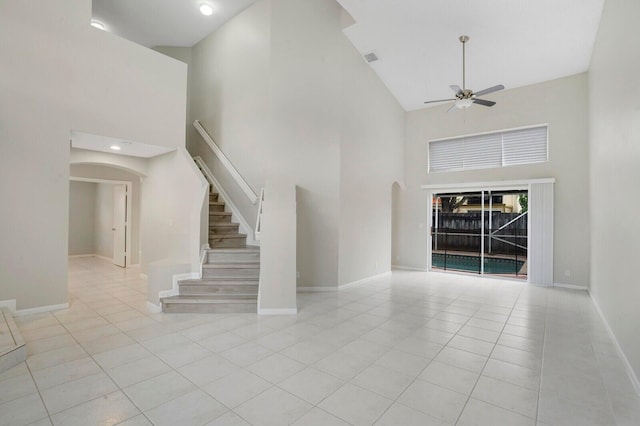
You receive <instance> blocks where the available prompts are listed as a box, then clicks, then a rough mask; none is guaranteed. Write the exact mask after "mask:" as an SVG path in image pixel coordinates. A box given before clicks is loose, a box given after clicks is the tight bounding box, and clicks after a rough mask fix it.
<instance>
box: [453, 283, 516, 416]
mask: <svg viewBox="0 0 640 426" xmlns="http://www.w3.org/2000/svg"><path fill="white" fill-rule="evenodd" d="M521 296H522V290H520V292H519V294H518V297H517V298H516V300H515V301H514V304H513V306H512V307H511V312H509V315H508V317H507V320H506V321H505V323H504V324H503V326H502V329H501V330H500V336H502V331H503V330H504V328H505V327H506V325H507V324H508V322H509V319H510V318H511V314H512V313H513V310H514V309H515V307H516V306H517V304H518V300H520V297H521ZM498 340H499V338H498ZM497 345H498V344H497V343H496V344H494V345H493V348H492V349H491V353H490V354H489V355H488V356H487V360H486V361H485V362H484V365H483V366H482V369H481V370H480V372H479V374H478V378H477V379H476V382H475V383H474V385H473V387H472V388H471V392H469V396H468V397H467V400H466V401H465V403H464V406H463V407H462V410H460V413H459V414H458V417H457V418H456V421H455V422H454V424H457V423H458V422H459V421H460V418H461V417H462V413H464V410H465V408H467V404H469V400H470V399H471V396H472V395H473V392H474V391H475V389H476V387H477V386H478V382H479V381H480V379H481V378H482V373H483V371H484V370H485V368H486V367H487V364H488V363H489V360H490V359H491V355H493V352H494V351H495V348H496V346H497ZM492 405H493V404H492ZM500 408H502V409H505V408H504V407H500ZM508 411H512V410H508ZM518 414H519V413H518Z"/></svg>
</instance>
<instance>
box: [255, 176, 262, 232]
mask: <svg viewBox="0 0 640 426" xmlns="http://www.w3.org/2000/svg"><path fill="white" fill-rule="evenodd" d="M263 201H264V188H262V189H261V190H260V203H259V204H258V216H257V217H256V230H255V232H254V233H255V236H256V240H259V239H260V231H261V227H262V202H263Z"/></svg>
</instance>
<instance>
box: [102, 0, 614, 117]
mask: <svg viewBox="0 0 640 426" xmlns="http://www.w3.org/2000/svg"><path fill="white" fill-rule="evenodd" d="M254 1H255V0H210V1H207V2H208V3H210V4H212V5H213V6H214V8H215V9H216V11H215V12H214V14H213V15H212V16H210V17H205V16H203V15H201V14H200V12H199V11H198V7H199V5H200V4H201V3H202V1H199V0H180V1H175V0H136V1H131V0H93V17H94V18H95V19H98V20H100V21H102V22H103V23H104V24H105V25H106V26H107V28H108V29H109V30H110V31H113V32H114V33H116V34H119V35H121V36H123V37H125V38H128V39H130V40H133V41H135V42H138V43H140V44H143V45H146V46H159V45H163V46H192V45H194V44H195V43H197V42H198V41H200V40H201V39H202V38H204V37H205V36H206V35H208V34H210V33H211V32H212V31H215V29H216V28H218V27H219V26H220V25H222V24H223V23H224V22H226V21H227V20H228V19H230V18H232V17H233V16H235V15H236V14H237V13H239V12H240V11H242V10H243V9H244V8H246V7H248V6H249V5H250V4H252V3H253V2H254ZM300 1H304V0H300ZM337 1H338V2H339V3H340V4H341V5H342V6H343V7H344V8H345V10H347V12H349V13H350V14H351V16H352V17H353V18H354V20H355V24H353V25H352V26H350V27H348V28H347V29H345V34H346V36H347V37H348V38H349V39H350V40H351V42H352V43H353V45H354V46H355V47H356V48H357V49H358V51H360V53H362V54H363V55H364V54H366V53H369V52H375V53H376V55H377V56H378V58H379V60H378V61H376V62H372V63H371V67H372V68H373V70H374V71H375V72H376V73H377V74H378V75H379V76H380V79H381V80H382V81H383V82H384V84H385V85H386V86H387V87H388V88H389V90H390V91H391V92H392V93H393V95H394V96H395V97H396V99H397V100H398V101H399V102H400V104H401V105H402V106H403V107H404V109H405V110H407V111H411V110H416V109H419V108H424V107H425V105H424V103H423V102H424V101H425V100H430V99H444V98H450V97H452V95H453V93H452V92H451V89H450V88H449V85H452V84H457V85H459V86H462V49H461V44H460V42H459V41H458V37H459V36H460V35H463V34H465V35H469V36H470V37H471V39H470V41H469V42H468V43H467V63H466V66H467V78H466V81H467V88H471V89H473V90H475V91H478V90H481V89H484V88H486V87H490V86H494V85H496V84H504V85H505V87H506V88H507V89H510V88H515V87H520V86H525V85H530V84H535V83H539V82H542V81H547V80H552V79H555V78H560V77H564V76H568V75H572V74H577V73H580V72H585V71H587V70H588V68H589V62H590V59H591V51H592V49H593V44H594V41H595V38H596V34H597V31H598V25H599V22H600V16H601V14H602V8H603V5H604V1H605V0H536V1H531V0H448V1H433V0H429V1H425V0H402V1H394V2H390V1H389V0H337ZM486 97H487V99H490V98H491V95H487V96H486Z"/></svg>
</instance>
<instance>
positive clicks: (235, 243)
mask: <svg viewBox="0 0 640 426" xmlns="http://www.w3.org/2000/svg"><path fill="white" fill-rule="evenodd" d="M245 244H246V243H245V239H244V238H230V239H224V238H215V239H209V247H211V248H234V247H244V246H245Z"/></svg>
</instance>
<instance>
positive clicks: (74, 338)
mask: <svg viewBox="0 0 640 426" xmlns="http://www.w3.org/2000/svg"><path fill="white" fill-rule="evenodd" d="M69 294H70V296H71V295H72V294H73V293H72V292H71V291H69ZM91 309H92V310H93V308H91ZM94 312H95V313H96V314H97V315H98V316H100V317H101V318H103V319H105V320H107V319H106V318H104V317H103V316H102V315H100V314H99V313H98V312H96V311H95V310H94ZM58 320H59V319H58ZM107 321H108V322H109V324H112V325H114V326H115V324H113V323H111V322H110V321H109V320H107ZM72 322H73V321H72ZM60 323H61V325H62V326H63V327H64V329H65V330H67V333H69V335H70V336H71V338H73V340H75V341H76V343H77V344H78V345H79V346H80V347H81V348H82V350H84V351H85V353H86V354H87V356H88V357H89V358H91V360H92V361H93V362H94V363H95V364H96V365H97V366H98V367H99V368H100V370H101V371H102V372H103V373H104V375H105V376H106V377H108V378H109V380H110V381H111V382H112V383H113V384H114V385H115V386H116V388H117V389H118V391H120V392H121V393H122V394H123V395H124V396H125V397H126V398H127V400H128V401H129V402H130V403H131V404H132V405H133V406H134V407H136V409H137V410H138V411H139V412H140V413H139V414H141V415H143V416H144V418H145V419H147V420H149V422H150V423H152V424H153V422H151V420H150V419H149V418H148V417H147V416H146V415H145V414H144V411H142V409H141V408H140V407H138V405H137V404H136V403H135V402H134V401H133V400H132V399H131V398H130V397H129V395H128V394H127V393H126V392H125V391H124V389H123V388H121V387H120V385H119V384H118V383H116V381H115V380H114V379H113V378H112V377H111V375H110V374H109V373H108V372H107V370H106V369H105V368H104V367H103V366H102V364H100V363H99V362H98V361H97V360H96V359H95V358H94V357H93V355H92V354H90V353H89V352H88V351H87V350H86V348H85V347H84V346H83V345H82V344H81V343H80V342H79V341H78V339H77V338H76V337H75V336H74V335H73V333H71V332H70V331H69V329H68V328H67V327H66V326H65V324H63V323H62V322H60ZM116 327H117V326H116ZM121 332H123V333H125V332H124V331H122V330H121ZM125 334H126V333H125ZM144 349H145V350H147V349H146V348H144ZM85 377H88V376H85ZM72 381H73V380H72ZM72 381H71V382H72ZM66 383H70V382H66ZM109 393H111V392H108V393H106V394H103V395H100V396H98V397H96V398H93V399H91V400H89V401H84V402H82V403H80V404H77V405H75V406H73V407H69V408H67V409H65V410H63V411H61V412H64V411H66V410H69V409H71V408H75V407H79V406H80V405H83V404H86V403H87V402H91V401H94V400H96V399H98V398H102V397H103V396H104V395H108V394H109ZM139 414H136V415H135V416H131V417H130V418H133V417H136V416H137V415H139ZM125 420H126V419H125ZM51 421H52V422H53V420H51Z"/></svg>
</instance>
